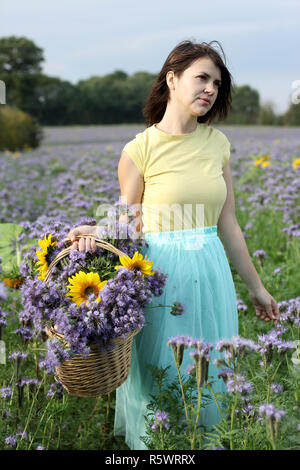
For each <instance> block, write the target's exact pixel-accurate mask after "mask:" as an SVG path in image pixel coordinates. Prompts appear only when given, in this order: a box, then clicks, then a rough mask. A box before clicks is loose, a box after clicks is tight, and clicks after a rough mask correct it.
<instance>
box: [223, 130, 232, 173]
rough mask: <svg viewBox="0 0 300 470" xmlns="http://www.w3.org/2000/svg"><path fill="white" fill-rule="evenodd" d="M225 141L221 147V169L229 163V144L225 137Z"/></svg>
mask: <svg viewBox="0 0 300 470" xmlns="http://www.w3.org/2000/svg"><path fill="white" fill-rule="evenodd" d="M224 137H225V136H224ZM225 139H226V140H225V145H224V147H223V152H222V155H223V162H222V167H224V166H225V165H226V163H228V162H229V159H230V142H229V140H228V139H227V137H225Z"/></svg>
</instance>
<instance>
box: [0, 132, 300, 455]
mask: <svg viewBox="0 0 300 470" xmlns="http://www.w3.org/2000/svg"><path fill="white" fill-rule="evenodd" d="M214 127H218V128H220V130H222V131H223V132H224V133H225V134H226V136H227V137H228V139H229V140H230V142H231V172H232V180H233V185H234V190H235V203H236V214H237V219H238V221H239V224H240V226H241V229H242V231H243V234H244V237H245V239H246V242H247V246H248V249H249V253H250V255H251V257H252V260H253V262H254V264H255V267H256V269H257V271H258V274H259V276H260V278H261V280H262V282H263V284H264V286H265V288H266V289H267V290H268V292H270V294H271V295H272V296H273V297H274V299H275V300H276V302H277V304H278V307H279V310H280V318H279V320H278V323H277V324H276V325H273V324H272V323H271V322H267V321H266V322H265V321H263V320H261V319H258V318H257V317H256V315H255V310H254V307H253V305H252V303H251V301H250V299H249V295H248V290H247V287H246V285H245V284H244V283H243V282H242V280H241V279H240V277H239V276H238V274H237V273H236V271H235V269H234V267H233V266H232V265H231V264H230V265H231V269H232V274H233V278H234V283H235V287H236V291H237V296H238V312H239V336H238V337H236V338H233V339H232V341H231V342H228V341H223V340H220V341H219V342H218V344H216V345H210V344H207V343H202V342H201V341H200V339H197V338H189V337H183V336H180V332H179V336H178V337H175V338H170V344H169V346H168V345H166V347H172V349H173V352H174V361H175V362H176V365H177V368H178V373H179V377H178V381H177V382H176V383H174V387H172V388H170V389H167V388H166V387H165V386H164V371H163V370H161V369H160V370H159V369H155V368H154V369H153V377H154V380H156V381H157V385H158V386H157V397H156V399H155V400H153V402H152V403H151V406H150V407H149V416H148V426H147V428H148V434H147V436H146V437H145V443H146V444H147V446H148V447H149V449H203V450H219V449H220V450H221V449H222V450H223V449H226V450H227V449H228V450H238V449H250V450H260V449H262V450H272V449H284V450H294V449H299V448H300V396H299V394H300V390H299V388H300V387H299V386H300V288H299V286H300V272H299V261H300V243H299V242H300V214H299V208H300V133H299V129H298V128H291V127H290V128H283V127H282V128H280V127H254V126H253V127H224V128H222V127H221V126H214ZM142 130H143V126H138V125H137V126H123V125H122V126H88V127H76V126H74V127H68V128H63V127H62V128H45V136H44V141H43V145H42V146H41V147H40V148H38V149H36V150H34V151H32V150H30V149H28V150H27V151H24V152H8V151H6V152H1V153H0V163H1V173H0V204H1V210H0V257H1V263H0V449H24V450H29V449H30V450H45V449H62V450H63V449H64V450H73V449H74V450H75V449H95V450H106V449H110V450H114V449H128V447H127V445H126V443H125V441H124V438H123V437H122V436H114V435H113V423H114V405H115V392H112V393H110V394H107V395H103V396H101V397H98V398H79V397H75V396H71V395H69V394H68V393H67V392H66V391H65V390H64V389H63V387H62V385H61V384H60V382H59V381H56V380H55V379H54V374H53V372H51V371H50V369H49V368H47V366H46V364H45V360H44V358H45V338H44V340H43V339H42V338H40V339H38V338H37V337H36V336H33V334H32V331H31V329H30V328H29V326H28V325H29V317H30V314H31V313H30V308H29V307H28V304H27V303H26V302H25V301H24V299H26V295H24V293H23V294H22V285H23V283H24V278H25V277H26V275H27V274H28V268H27V267H26V265H25V263H24V259H25V257H26V256H27V255H28V253H31V256H32V255H33V254H34V253H35V251H36V250H37V249H39V248H38V240H39V239H41V237H42V235H41V234H44V233H45V234H46V233H50V232H55V231H62V232H64V233H68V231H69V230H70V229H71V228H72V227H73V226H74V224H75V223H77V221H78V220H83V221H88V220H89V219H92V218H93V217H95V214H96V210H97V208H98V207H99V205H101V204H114V203H115V202H116V201H117V200H118V198H119V194H120V189H119V183H118V179H117V166H118V161H119V157H120V154H121V150H122V148H123V147H124V145H125V143H126V142H128V141H129V140H131V139H132V138H133V137H134V136H135V134H136V133H137V132H140V131H142ZM82 223H87V222H82ZM9 224H11V225H9ZM132 254H133V253H132ZM74 256H75V255H74ZM40 259H42V260H43V259H44V258H40ZM36 261H38V258H37V259H36ZM80 276H81V277H80ZM80 276H79V277H78V279H79V278H80V280H81V283H84V282H86V278H85V276H84V275H83V274H81V275H80ZM106 282H107V281H104V283H103V285H104V284H105V283H106ZM92 283H94V284H92V285H98V284H99V279H96V278H94V277H93V279H92ZM34 289H35V286H33V287H32V290H34ZM72 289H73V291H72V290H71V294H72V295H73V297H74V299H75V301H77V303H78V305H79V304H80V302H81V301H82V300H83V299H82V298H81V297H80V296H78V292H77V294H76V284H75V281H74V283H73V284H72ZM53 297H54V294H53ZM38 300H39V299H37V302H38ZM93 300H94V301H95V302H94V303H95V304H96V303H97V302H96V300H97V299H96V298H94V299H93ZM41 301H42V300H41ZM178 301H179V302H180V299H178ZM74 308H75V307H74ZM83 310H84V308H83ZM181 313H182V312H181V311H180V305H179V312H178V314H181ZM173 314H176V312H175V313H174V309H173ZM187 314H188V312H183V315H187ZM212 347H215V348H216V349H217V350H219V351H220V352H223V353H224V359H223V360H220V361H219V363H218V364H216V365H217V367H219V368H220V377H222V379H223V380H224V382H225V383H226V386H227V392H228V393H227V395H226V396H217V395H215V394H214V393H213V383H211V382H210V381H209V358H210V356H209V351H210V349H211V348H212ZM182 354H189V355H190V358H191V365H190V367H189V370H188V371H182V370H181V369H180V363H181V360H182V358H181V355H182ZM204 383H206V384H207V386H208V387H209V389H210V390H211V391H212V395H213V397H214V399H215V400H216V401H217V403H218V405H220V404H221V403H222V405H223V410H224V409H225V410H226V411H225V412H224V411H222V421H221V422H220V423H219V425H217V426H216V428H215V429H214V430H207V429H202V428H199V427H197V425H196V423H197V420H198V418H199V414H200V413H201V409H203V407H204V406H205V396H204V394H203V384H204ZM182 416H184V418H185V419H183V420H182ZM241 431H242V432H241Z"/></svg>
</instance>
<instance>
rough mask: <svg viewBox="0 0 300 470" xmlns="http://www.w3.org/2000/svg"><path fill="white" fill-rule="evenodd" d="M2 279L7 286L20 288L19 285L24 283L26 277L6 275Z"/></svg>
mask: <svg viewBox="0 0 300 470" xmlns="http://www.w3.org/2000/svg"><path fill="white" fill-rule="evenodd" d="M2 281H3V282H4V284H5V285H6V286H7V287H11V288H12V289H19V287H20V286H21V285H22V284H23V282H24V279H23V278H22V277H20V278H14V279H12V278H10V277H4V278H3V279H2Z"/></svg>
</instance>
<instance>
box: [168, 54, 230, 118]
mask: <svg viewBox="0 0 300 470" xmlns="http://www.w3.org/2000/svg"><path fill="white" fill-rule="evenodd" d="M167 77H169V78H167V79H168V84H169V87H170V99H171V101H172V100H174V103H175V104H176V106H179V108H180V110H181V112H186V113H188V114H190V115H192V116H203V115H204V114H206V113H207V112H208V111H209V110H210V109H211V108H212V107H213V105H214V102H215V101H216V99H217V96H218V90H219V87H220V85H221V71H220V69H219V68H218V67H216V65H215V64H214V62H213V61H212V60H211V59H210V58H209V57H201V58H200V59H197V60H195V61H194V62H193V63H192V64H191V65H190V66H189V67H188V68H187V69H186V70H185V71H184V72H183V74H182V75H181V77H180V78H177V77H176V76H175V75H174V72H168V73H167ZM202 98H205V99H206V100H208V101H209V102H205V101H203V100H202Z"/></svg>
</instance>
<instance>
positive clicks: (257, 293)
mask: <svg viewBox="0 0 300 470" xmlns="http://www.w3.org/2000/svg"><path fill="white" fill-rule="evenodd" d="M249 296H250V299H251V302H252V303H253V305H254V308H255V310H256V315H257V316H258V317H260V318H261V319H262V320H264V321H270V320H274V325H276V324H277V319H278V318H279V316H280V312H279V308H278V306H277V304H276V302H275V300H274V299H273V297H272V296H271V295H270V294H269V292H268V291H267V290H266V289H265V288H264V287H263V286H262V287H260V288H259V289H256V290H249Z"/></svg>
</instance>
